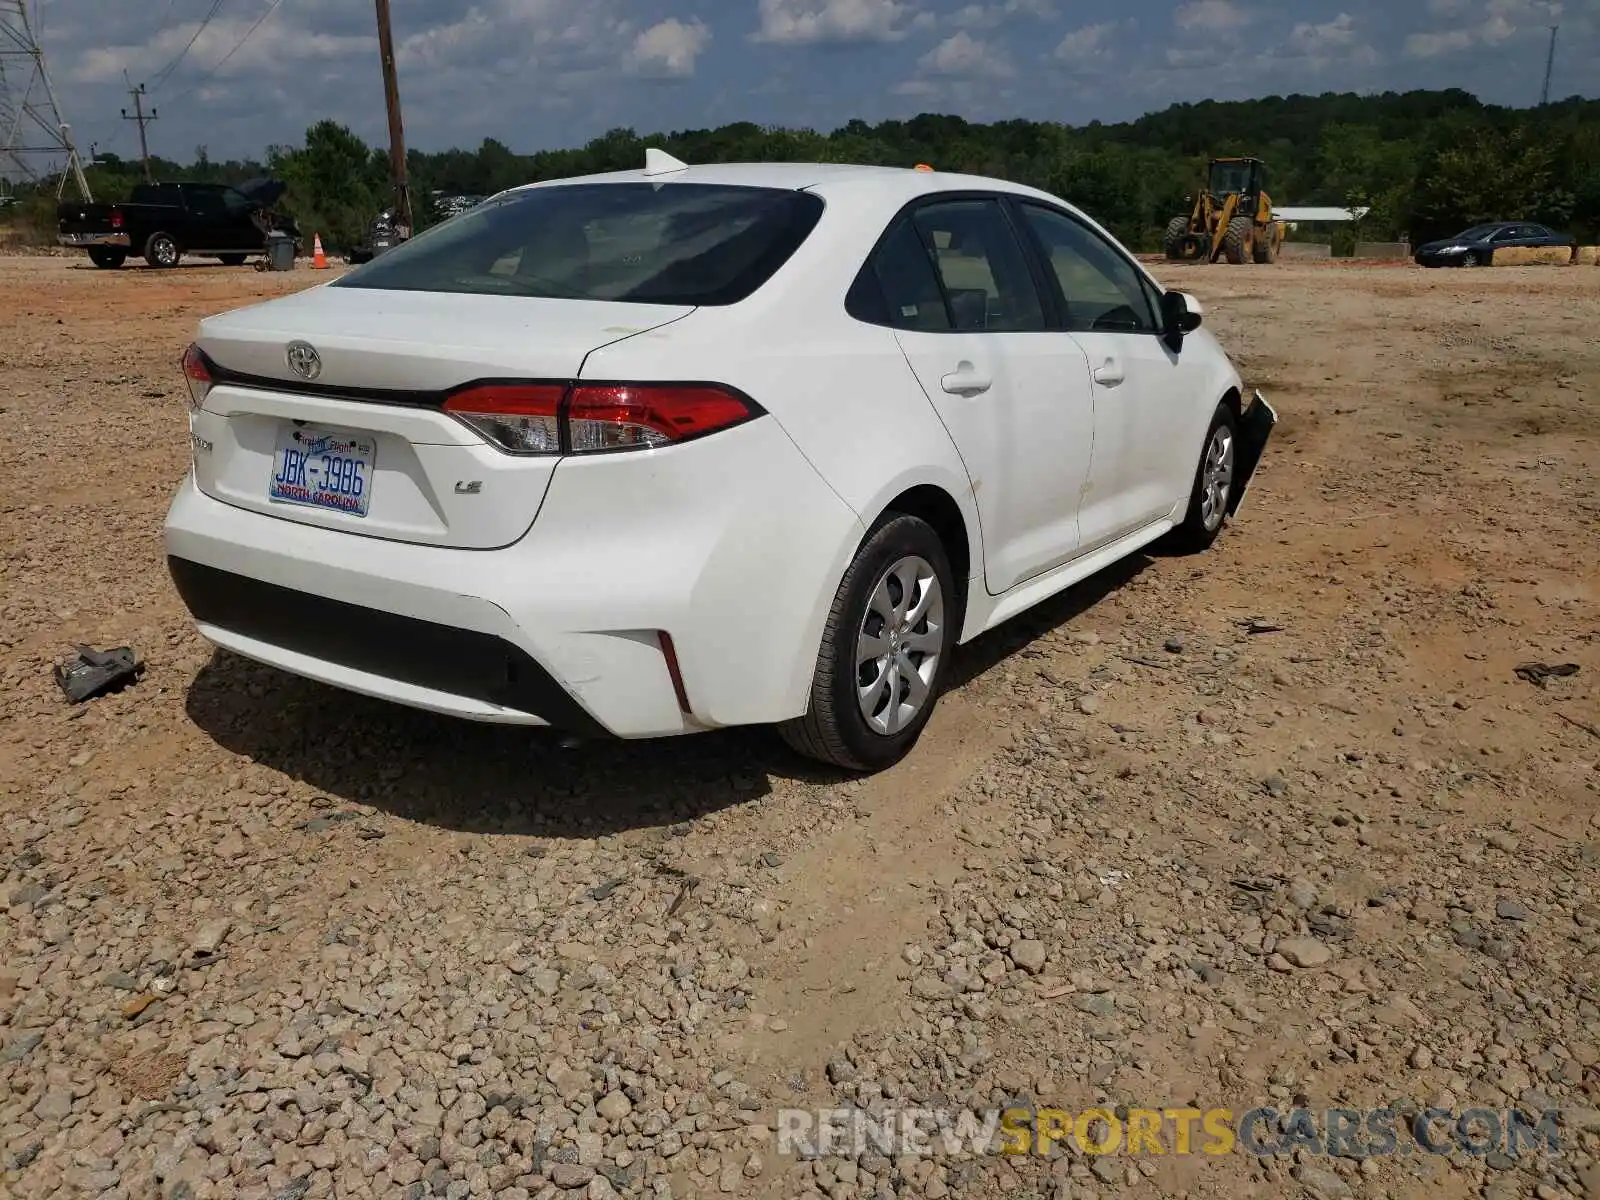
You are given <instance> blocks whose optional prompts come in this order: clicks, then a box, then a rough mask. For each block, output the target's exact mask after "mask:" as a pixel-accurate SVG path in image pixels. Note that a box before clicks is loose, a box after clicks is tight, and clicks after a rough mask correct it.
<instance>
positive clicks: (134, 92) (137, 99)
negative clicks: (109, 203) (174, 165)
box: [122, 81, 160, 183]
mask: <svg viewBox="0 0 1600 1200" xmlns="http://www.w3.org/2000/svg"><path fill="white" fill-rule="evenodd" d="M128 95H130V96H132V97H133V115H132V116H130V115H129V114H128V110H127V109H123V110H122V119H123V120H124V121H137V122H139V156H140V157H141V158H143V159H144V181H145V182H146V183H154V182H155V177H154V176H152V175H151V174H150V145H149V143H148V142H146V141H145V137H144V127H145V126H146V125H148V124H150V122H151V121H154V120H155V119H156V118H157V117H158V116H159V115H160V114H159V113H157V112H156V110H155V109H153V108H152V109H151V110H150V112H149V113H148V114H146V113H145V111H144V97H145V91H144V84H142V83H141V84H140V85H139V86H138V87H134V86H133V85H132V81H130V82H129V86H128Z"/></svg>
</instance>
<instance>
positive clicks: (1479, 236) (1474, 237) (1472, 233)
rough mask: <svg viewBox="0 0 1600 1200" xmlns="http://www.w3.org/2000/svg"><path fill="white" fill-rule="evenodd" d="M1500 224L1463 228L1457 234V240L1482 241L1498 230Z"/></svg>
mask: <svg viewBox="0 0 1600 1200" xmlns="http://www.w3.org/2000/svg"><path fill="white" fill-rule="evenodd" d="M1501 228H1502V226H1499V225H1474V226H1473V227H1472V228H1471V229H1463V230H1462V231H1461V232H1460V233H1458V234H1456V240H1457V241H1462V242H1481V241H1483V239H1484V238H1486V237H1488V236H1489V235H1490V234H1492V233H1496V232H1498V231H1499V230H1500V229H1501Z"/></svg>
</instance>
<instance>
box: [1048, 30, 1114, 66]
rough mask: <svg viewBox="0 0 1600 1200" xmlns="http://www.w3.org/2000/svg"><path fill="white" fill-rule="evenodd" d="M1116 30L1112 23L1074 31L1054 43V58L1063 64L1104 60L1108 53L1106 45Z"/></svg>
mask: <svg viewBox="0 0 1600 1200" xmlns="http://www.w3.org/2000/svg"><path fill="white" fill-rule="evenodd" d="M1116 29H1117V26H1116V23H1115V22H1112V21H1104V22H1101V23H1100V24H1098V25H1084V26H1082V27H1081V28H1078V29H1074V30H1072V32H1070V33H1068V34H1067V35H1066V36H1065V37H1063V38H1062V39H1061V40H1060V41H1059V42H1057V43H1056V48H1055V57H1056V58H1057V59H1058V60H1059V61H1061V62H1065V63H1086V62H1091V61H1093V60H1094V59H1097V58H1105V57H1106V56H1107V55H1108V54H1109V53H1110V50H1109V45H1108V43H1109V42H1110V41H1111V35H1112V34H1113V33H1115V32H1116Z"/></svg>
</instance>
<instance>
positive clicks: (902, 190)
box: [512, 162, 1063, 204]
mask: <svg viewBox="0 0 1600 1200" xmlns="http://www.w3.org/2000/svg"><path fill="white" fill-rule="evenodd" d="M590 183H650V184H665V185H671V184H674V183H707V184H722V185H725V186H727V185H734V186H744V187H771V188H784V189H789V190H794V191H800V190H809V191H817V192H822V193H824V194H827V193H832V192H838V191H842V190H846V189H848V190H850V191H853V192H870V193H876V194H877V198H882V199H897V200H899V201H901V202H904V201H906V200H910V199H914V198H915V197H917V196H920V195H927V194H930V193H934V192H945V191H964V190H981V191H996V192H1010V193H1012V194H1015V195H1026V196H1033V197H1035V198H1038V199H1043V200H1048V201H1050V202H1051V203H1054V204H1061V203H1063V201H1062V200H1061V199H1060V198H1059V197H1056V196H1051V195H1049V194H1048V193H1045V192H1041V191H1038V190H1037V189H1035V188H1030V187H1026V186H1024V185H1022V184H1018V183H1012V182H1010V181H1009V180H1005V179H994V178H990V177H989V176H985V175H962V174H953V173H947V172H943V171H937V170H933V171H923V170H915V169H912V168H909V167H878V166H866V165H862V164H855V163H797V162H782V163H778V162H765V163H706V164H704V165H700V166H687V167H685V168H684V169H682V170H674V171H670V172H660V173H655V174H650V173H647V172H646V171H645V170H644V169H642V168H641V169H639V170H631V171H608V172H605V173H603V174H596V175H580V176H571V177H568V178H564V179H547V180H543V181H541V182H539V183H530V184H525V185H524V186H523V187H520V188H514V189H512V190H513V191H523V190H525V189H528V188H541V187H557V186H565V185H571V184H590Z"/></svg>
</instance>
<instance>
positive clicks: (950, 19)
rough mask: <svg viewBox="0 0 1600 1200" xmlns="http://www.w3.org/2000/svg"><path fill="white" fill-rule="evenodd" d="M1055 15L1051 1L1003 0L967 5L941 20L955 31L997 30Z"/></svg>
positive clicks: (1051, 17)
mask: <svg viewBox="0 0 1600 1200" xmlns="http://www.w3.org/2000/svg"><path fill="white" fill-rule="evenodd" d="M1055 15H1056V8H1055V4H1054V3H1053V2H1052V0H1003V2H1002V3H999V4H968V5H967V6H966V7H964V8H958V9H957V10H956V11H955V12H953V13H951V14H950V15H948V16H946V17H944V18H943V23H944V24H946V25H949V26H951V27H953V28H955V29H998V28H999V27H1000V26H1002V25H1008V24H1010V23H1011V22H1012V21H1017V20H1022V19H1032V20H1036V21H1049V20H1052V19H1053V18H1054V17H1055Z"/></svg>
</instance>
